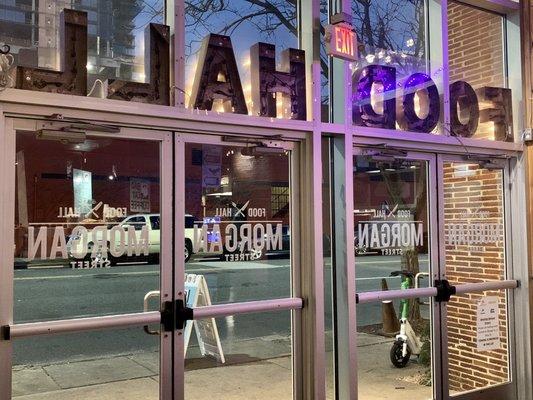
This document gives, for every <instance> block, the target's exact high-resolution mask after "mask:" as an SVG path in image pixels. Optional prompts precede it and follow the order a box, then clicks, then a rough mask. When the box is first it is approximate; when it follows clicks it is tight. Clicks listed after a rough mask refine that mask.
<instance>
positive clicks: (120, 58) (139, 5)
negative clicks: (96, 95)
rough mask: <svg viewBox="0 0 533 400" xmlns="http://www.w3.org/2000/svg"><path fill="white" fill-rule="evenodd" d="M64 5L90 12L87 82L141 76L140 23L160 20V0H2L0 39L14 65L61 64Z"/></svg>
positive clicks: (162, 4)
mask: <svg viewBox="0 0 533 400" xmlns="http://www.w3.org/2000/svg"><path fill="white" fill-rule="evenodd" d="M63 8H70V9H75V10H80V11H85V12H87V14H88V20H89V26H88V35H89V37H88V50H89V51H88V60H87V72H88V74H89V88H90V87H91V86H92V83H93V82H94V80H95V79H107V78H120V79H124V80H131V81H138V82H145V80H146V79H145V78H146V77H145V71H144V28H145V27H146V26H147V25H148V24H149V23H150V22H154V23H160V24H163V23H164V20H165V2H164V1H163V0H143V1H130V0H114V1H94V0H76V1H51V0H49V1H33V2H31V1H29V2H28V1H26V2H21V1H16V0H0V42H1V43H6V44H9V45H10V46H11V50H12V52H13V53H14V55H15V59H16V63H17V64H18V65H23V66H27V67H41V68H49V69H59V61H60V55H59V52H58V43H59V28H60V18H59V15H60V13H61V11H62V10H63Z"/></svg>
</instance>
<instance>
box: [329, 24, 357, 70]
mask: <svg viewBox="0 0 533 400" xmlns="http://www.w3.org/2000/svg"><path fill="white" fill-rule="evenodd" d="M332 19H333V18H332ZM325 39H326V51H327V53H328V55H330V56H332V57H337V58H342V59H343V60H347V61H356V60H357V34H356V33H355V30H354V29H353V26H352V25H351V24H349V23H347V22H344V21H342V22H338V23H336V24H335V23H334V24H331V25H328V26H326V37H325Z"/></svg>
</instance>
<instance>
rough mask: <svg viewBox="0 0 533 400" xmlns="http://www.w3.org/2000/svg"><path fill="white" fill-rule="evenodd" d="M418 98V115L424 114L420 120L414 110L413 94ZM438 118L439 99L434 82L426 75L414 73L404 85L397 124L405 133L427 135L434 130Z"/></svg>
mask: <svg viewBox="0 0 533 400" xmlns="http://www.w3.org/2000/svg"><path fill="white" fill-rule="evenodd" d="M422 90H424V91H425V94H424V95H421V96H419V105H420V111H419V113H422V114H426V117H425V118H420V117H419V116H418V114H417V112H416V110H415V94H416V93H417V92H419V91H422ZM439 118H440V98H439V91H438V89H437V86H436V85H435V82H433V80H432V79H431V78H430V77H429V76H428V75H426V74H422V73H416V74H413V75H411V76H410V77H409V79H407V81H406V82H405V84H404V95H403V107H402V108H401V109H400V115H399V116H398V123H399V125H400V127H401V128H402V129H403V130H405V131H411V132H423V133H429V132H431V131H433V129H435V127H436V126H437V124H438V122H439Z"/></svg>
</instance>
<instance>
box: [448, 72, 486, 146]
mask: <svg viewBox="0 0 533 400" xmlns="http://www.w3.org/2000/svg"><path fill="white" fill-rule="evenodd" d="M465 112H467V113H468V122H467V123H466V124H463V123H462V122H461V120H460V118H459V113H461V114H463V113H465ZM450 115H451V134H452V135H455V136H461V137H471V136H473V135H474V133H475V132H476V131H477V127H478V123H479V102H478V99H477V95H476V92H475V91H474V89H473V88H472V86H470V85H469V84H468V83H466V82H463V81H459V82H454V83H452V84H451V86H450Z"/></svg>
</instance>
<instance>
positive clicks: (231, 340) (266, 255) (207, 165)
mask: <svg viewBox="0 0 533 400" xmlns="http://www.w3.org/2000/svg"><path fill="white" fill-rule="evenodd" d="M289 157H290V153H289V152H287V151H285V150H283V149H272V148H265V147H261V146H256V145H249V146H232V145H218V144H194V143H187V144H186V145H185V213H186V216H185V244H184V247H185V261H186V263H185V272H186V283H185V289H186V292H187V303H188V304H189V305H190V306H194V305H208V304H220V303H238V302H246V301H256V300H265V299H275V298H283V297H290V295H291V257H290V253H291V224H290V221H291V201H290V190H291V187H290V179H289V177H290V163H289ZM187 328H188V329H186V331H185V343H186V345H187V349H186V370H187V373H186V382H187V385H186V388H185V391H186V393H189V394H188V396H189V398H204V397H213V396H214V395H216V397H217V398H227V399H230V398H234V396H236V395H237V394H239V395H241V396H243V397H247V398H252V397H257V398H261V397H262V395H261V393H264V394H265V396H266V395H267V393H268V395H269V396H272V395H274V396H275V397H277V398H281V399H291V398H292V372H291V365H292V361H291V360H292V358H291V320H290V313H288V312H282V313H280V312H275V313H262V314H252V315H236V316H229V317H226V318H218V319H216V320H215V319H207V320H202V321H195V322H194V323H192V324H190V325H189V326H188V327H187ZM206 368H210V369H209V376H211V377H217V379H210V380H208V381H206V380H205V379H204V378H205V372H206ZM221 381H223V382H225V385H224V391H223V393H221V392H220V386H219V384H218V382H221Z"/></svg>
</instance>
